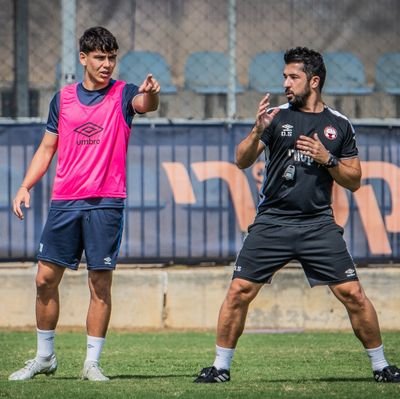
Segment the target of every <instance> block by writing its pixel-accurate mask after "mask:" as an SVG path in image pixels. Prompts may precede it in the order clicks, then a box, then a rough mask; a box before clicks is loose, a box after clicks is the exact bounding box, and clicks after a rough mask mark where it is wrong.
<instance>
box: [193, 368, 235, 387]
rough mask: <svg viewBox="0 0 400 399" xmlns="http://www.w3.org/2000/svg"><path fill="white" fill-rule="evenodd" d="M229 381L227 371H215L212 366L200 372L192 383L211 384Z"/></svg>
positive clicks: (229, 377)
mask: <svg viewBox="0 0 400 399" xmlns="http://www.w3.org/2000/svg"><path fill="white" fill-rule="evenodd" d="M230 379H231V376H230V373H229V370H224V369H221V370H217V369H216V368H215V367H214V366H211V367H206V368H204V369H203V370H201V371H200V374H199V375H198V377H197V378H196V379H195V380H194V381H193V382H198V383H201V382H202V383H213V382H227V381H229V380H230Z"/></svg>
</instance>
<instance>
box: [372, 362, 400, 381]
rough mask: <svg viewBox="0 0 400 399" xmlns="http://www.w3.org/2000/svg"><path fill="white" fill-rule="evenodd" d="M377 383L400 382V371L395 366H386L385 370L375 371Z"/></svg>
mask: <svg viewBox="0 0 400 399" xmlns="http://www.w3.org/2000/svg"><path fill="white" fill-rule="evenodd" d="M374 378H375V381H376V382H400V369H398V368H397V367H396V366H395V365H393V366H386V367H385V368H384V369H383V370H380V371H374Z"/></svg>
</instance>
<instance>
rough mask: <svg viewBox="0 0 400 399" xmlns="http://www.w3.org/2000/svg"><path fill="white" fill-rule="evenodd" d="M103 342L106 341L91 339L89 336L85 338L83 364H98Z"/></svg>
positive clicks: (96, 338)
mask: <svg viewBox="0 0 400 399" xmlns="http://www.w3.org/2000/svg"><path fill="white" fill-rule="evenodd" d="M105 340H106V339H105V338H102V337H91V336H90V335H88V336H87V344H86V360H85V362H87V361H91V362H96V363H98V362H99V360H100V355H101V352H102V350H103V345H104V342H105Z"/></svg>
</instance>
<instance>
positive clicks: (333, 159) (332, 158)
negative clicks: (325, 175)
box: [322, 153, 339, 169]
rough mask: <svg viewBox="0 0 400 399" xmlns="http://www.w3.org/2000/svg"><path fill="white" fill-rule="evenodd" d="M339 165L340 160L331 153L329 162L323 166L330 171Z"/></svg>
mask: <svg viewBox="0 0 400 399" xmlns="http://www.w3.org/2000/svg"><path fill="white" fill-rule="evenodd" d="M338 164H339V159H338V158H337V157H335V156H334V155H333V154H331V153H329V159H328V162H326V163H324V164H323V165H322V166H324V167H325V168H328V169H329V168H334V167H335V166H338Z"/></svg>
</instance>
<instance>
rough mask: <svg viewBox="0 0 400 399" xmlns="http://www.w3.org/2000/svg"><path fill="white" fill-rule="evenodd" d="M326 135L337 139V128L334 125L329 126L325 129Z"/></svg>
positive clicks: (330, 138) (331, 138) (328, 137)
mask: <svg viewBox="0 0 400 399" xmlns="http://www.w3.org/2000/svg"><path fill="white" fill-rule="evenodd" d="M324 135H325V137H326V138H327V139H328V140H335V139H336V137H337V130H336V129H335V128H334V127H333V126H327V127H326V128H325V129H324Z"/></svg>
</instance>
